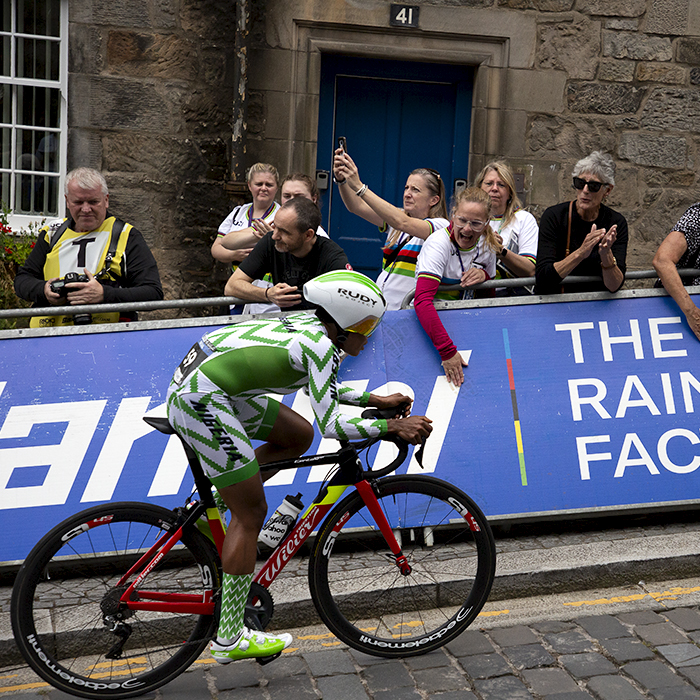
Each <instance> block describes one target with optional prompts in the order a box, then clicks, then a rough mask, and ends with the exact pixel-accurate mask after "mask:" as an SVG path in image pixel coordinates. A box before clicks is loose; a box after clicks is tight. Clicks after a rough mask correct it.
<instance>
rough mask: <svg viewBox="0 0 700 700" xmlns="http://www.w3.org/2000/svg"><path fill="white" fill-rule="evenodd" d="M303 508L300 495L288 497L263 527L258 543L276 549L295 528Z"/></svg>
mask: <svg viewBox="0 0 700 700" xmlns="http://www.w3.org/2000/svg"><path fill="white" fill-rule="evenodd" d="M303 508H304V504H303V503H302V502H301V494H300V493H298V494H297V495H296V496H286V497H285V499H284V500H283V501H282V503H280V505H279V506H278V507H277V509H276V510H275V512H274V513H273V514H272V515H271V516H270V518H269V519H268V521H267V522H266V523H265V524H264V525H263V528H262V530H260V534H259V535H258V542H262V543H263V544H266V545H267V546H268V547H272V548H273V549H274V548H275V547H276V546H277V545H278V544H279V543H280V542H281V541H282V540H283V539H284V538H285V537H286V536H287V533H289V532H290V531H291V529H292V528H293V527H294V524H295V523H296V521H297V516H298V515H299V513H301V511H302V509H303Z"/></svg>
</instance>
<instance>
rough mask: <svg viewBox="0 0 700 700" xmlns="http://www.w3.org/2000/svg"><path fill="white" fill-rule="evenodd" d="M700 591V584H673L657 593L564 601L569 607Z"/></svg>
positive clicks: (664, 596) (674, 598) (665, 596)
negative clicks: (687, 585)
mask: <svg viewBox="0 0 700 700" xmlns="http://www.w3.org/2000/svg"><path fill="white" fill-rule="evenodd" d="M699 591H700V586H694V587H693V588H681V587H680V586H674V587H672V588H671V590H670V591H661V592H658V593H653V592H652V593H634V594H632V595H619V596H613V597H612V598H596V599H595V600H577V601H573V602H571V603H564V605H567V606H569V607H574V608H580V607H583V606H588V605H590V606H593V605H612V604H613V603H630V602H632V601H637V600H644V599H645V598H651V599H653V600H676V599H677V598H678V597H679V596H683V595H690V594H691V593H697V592H699Z"/></svg>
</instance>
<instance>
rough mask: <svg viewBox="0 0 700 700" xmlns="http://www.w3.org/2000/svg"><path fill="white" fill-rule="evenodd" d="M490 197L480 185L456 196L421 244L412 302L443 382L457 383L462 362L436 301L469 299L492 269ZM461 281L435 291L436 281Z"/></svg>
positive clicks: (491, 274) (494, 243) (495, 242)
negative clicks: (447, 215) (443, 221)
mask: <svg viewBox="0 0 700 700" xmlns="http://www.w3.org/2000/svg"><path fill="white" fill-rule="evenodd" d="M490 216H491V198H490V197H489V195H488V194H487V193H486V192H484V191H483V190H482V189H480V188H478V187H471V188H470V189H467V190H462V191H461V192H459V193H458V194H457V195H455V200H454V205H453V207H452V215H451V221H450V225H449V226H448V227H447V228H445V229H441V230H439V231H436V232H435V233H434V234H433V235H432V236H430V238H428V240H427V241H426V242H425V243H424V244H423V248H422V249H421V252H420V254H419V255H418V264H417V265H416V296H415V303H414V307H415V310H416V316H418V320H419V321H420V324H421V326H423V330H424V331H425V332H426V333H427V334H428V336H429V337H430V340H432V341H433V345H434V346H435V349H436V350H437V351H438V352H439V353H440V358H441V360H442V366H443V369H444V370H445V376H446V377H447V381H448V382H450V383H451V384H454V385H455V386H457V387H459V386H460V385H461V384H462V382H463V381H464V371H463V370H462V367H463V366H466V364H467V363H466V362H465V361H464V360H463V358H462V356H461V355H460V354H459V352H457V347H456V346H455V344H454V343H453V342H452V339H451V338H450V336H449V335H448V334H447V331H446V330H445V327H444V326H443V325H442V321H441V320H440V319H439V318H438V314H437V311H436V310H435V304H434V300H435V299H436V298H437V299H441V300H442V299H444V300H456V299H465V298H466V299H469V298H471V297H472V296H473V294H474V292H473V291H472V290H470V289H469V288H470V287H473V286H474V285H475V284H481V283H482V282H485V281H486V280H489V279H492V278H493V277H494V276H495V274H496V251H497V250H500V249H501V247H502V245H501V244H499V242H498V239H497V237H496V234H495V233H494V231H493V229H492V228H491V226H490V225H489V219H490ZM441 284H444V285H447V284H451V285H454V284H459V285H460V287H462V289H457V290H453V291H445V292H438V286H439V285H441Z"/></svg>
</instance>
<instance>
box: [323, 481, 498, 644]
mask: <svg viewBox="0 0 700 700" xmlns="http://www.w3.org/2000/svg"><path fill="white" fill-rule="evenodd" d="M374 487H375V493H376V495H377V499H378V501H379V505H380V507H381V508H382V510H383V511H384V514H385V515H386V517H387V520H388V521H389V524H390V525H391V528H392V530H393V531H394V532H395V533H397V539H400V541H401V543H402V549H403V554H404V555H405V556H406V558H407V560H408V563H409V565H410V567H411V573H410V574H408V575H403V574H402V573H401V571H400V570H399V568H398V566H397V564H396V559H395V557H394V555H393V554H392V553H391V551H390V550H389V548H388V547H387V544H386V541H385V540H384V537H383V536H382V535H381V533H379V530H378V528H377V525H376V523H375V520H374V518H373V517H372V516H371V515H370V513H369V512H368V510H367V508H366V506H365V504H364V502H363V501H362V498H361V497H360V494H359V493H358V492H354V493H351V494H350V495H349V496H347V497H346V498H344V499H343V500H342V501H341V502H340V503H339V504H338V505H337V506H336V507H335V508H334V509H333V510H332V511H331V513H329V515H328V517H327V518H326V520H325V521H324V522H323V524H322V526H321V528H320V530H319V535H318V537H317V539H316V542H315V544H314V548H313V552H312V555H311V558H310V561H309V586H310V588H311V597H312V599H313V600H314V602H315V604H316V608H317V610H318V613H319V615H320V616H321V618H322V619H323V621H324V622H325V623H326V625H327V626H328V628H329V629H330V630H331V631H332V632H333V633H334V634H335V635H336V636H337V637H338V638H339V639H341V640H342V641H344V642H345V643H346V644H348V645H349V646H351V647H353V648H354V649H358V650H359V651H363V652H365V653H367V654H372V655H374V656H385V657H398V656H413V655H416V654H424V653H426V652H429V651H432V650H434V649H437V648H439V647H441V646H442V645H443V644H445V643H446V642H448V641H450V640H451V639H454V638H455V637H456V636H457V635H459V634H460V633H461V632H463V631H464V630H465V629H466V628H467V627H468V626H469V624H471V622H472V621H473V620H474V618H475V617H476V616H477V615H478V614H479V611H480V610H481V608H482V607H483V605H484V603H485V602H486V599H487V597H488V594H489V591H490V590H491V585H492V583H493V579H494V574H495V568H496V549H495V544H494V540H493V535H492V533H491V528H490V527H489V524H488V522H487V521H486V518H485V517H484V515H483V513H482V512H481V510H480V509H479V507H478V506H477V505H476V504H475V503H474V501H472V499H471V498H469V496H467V495H466V494H465V493H464V492H462V491H460V490H459V489H458V488H455V487H454V486H452V485H451V484H448V483H447V482H444V481H442V480H440V479H436V478H435V477H431V476H422V475H416V476H394V477H389V478H386V479H380V480H379V481H377V482H375V485H374Z"/></svg>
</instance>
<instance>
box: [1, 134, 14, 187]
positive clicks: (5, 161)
mask: <svg viewBox="0 0 700 700" xmlns="http://www.w3.org/2000/svg"><path fill="white" fill-rule="evenodd" d="M10 167H12V132H11V130H10V129H0V168H10ZM5 201H7V199H6V200H5Z"/></svg>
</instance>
